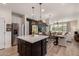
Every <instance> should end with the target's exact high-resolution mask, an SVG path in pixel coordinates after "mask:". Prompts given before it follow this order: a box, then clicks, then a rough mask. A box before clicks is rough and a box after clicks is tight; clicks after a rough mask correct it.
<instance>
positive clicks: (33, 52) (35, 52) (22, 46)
mask: <svg viewBox="0 0 79 59" xmlns="http://www.w3.org/2000/svg"><path fill="white" fill-rule="evenodd" d="M46 46H47V45H46V39H44V40H41V41H38V42H36V43H33V44H32V43H29V42H26V41H24V40H21V39H18V48H17V49H18V53H19V55H20V56H43V55H45V54H46V53H47V50H46V49H47V48H46Z"/></svg>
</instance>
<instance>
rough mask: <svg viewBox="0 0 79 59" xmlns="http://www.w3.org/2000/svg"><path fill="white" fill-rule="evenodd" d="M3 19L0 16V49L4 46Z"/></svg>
mask: <svg viewBox="0 0 79 59" xmlns="http://www.w3.org/2000/svg"><path fill="white" fill-rule="evenodd" d="M4 35H5V33H4V19H2V18H0V49H3V48H4Z"/></svg>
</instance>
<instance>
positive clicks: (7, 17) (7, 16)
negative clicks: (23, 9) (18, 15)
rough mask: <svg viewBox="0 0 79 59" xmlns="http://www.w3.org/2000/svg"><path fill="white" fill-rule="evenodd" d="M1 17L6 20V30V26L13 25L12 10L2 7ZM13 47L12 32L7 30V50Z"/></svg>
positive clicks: (0, 9)
mask: <svg viewBox="0 0 79 59" xmlns="http://www.w3.org/2000/svg"><path fill="white" fill-rule="evenodd" d="M0 17H3V18H4V19H5V28H6V24H11V10H10V9H9V8H4V7H2V6H0ZM10 46H11V32H7V31H6V29H5V48H8V47H10Z"/></svg>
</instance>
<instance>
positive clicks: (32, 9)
mask: <svg viewBox="0 0 79 59" xmlns="http://www.w3.org/2000/svg"><path fill="white" fill-rule="evenodd" d="M34 9H35V7H32V18H33V19H34Z"/></svg>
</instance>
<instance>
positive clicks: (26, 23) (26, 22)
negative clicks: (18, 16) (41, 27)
mask: <svg viewBox="0 0 79 59" xmlns="http://www.w3.org/2000/svg"><path fill="white" fill-rule="evenodd" d="M26 19H27V17H26V16H25V35H29V22H28V21H27V20H26Z"/></svg>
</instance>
